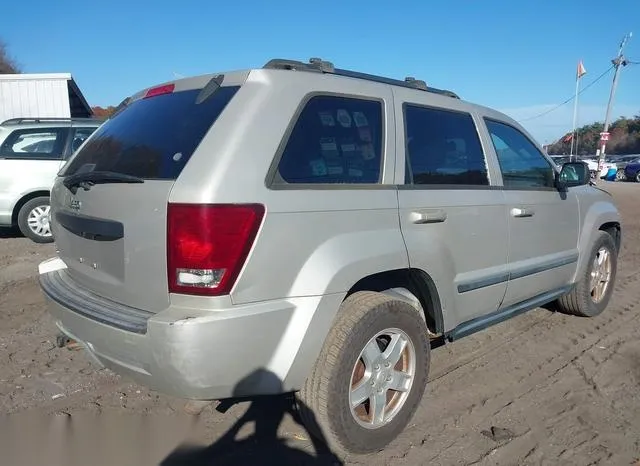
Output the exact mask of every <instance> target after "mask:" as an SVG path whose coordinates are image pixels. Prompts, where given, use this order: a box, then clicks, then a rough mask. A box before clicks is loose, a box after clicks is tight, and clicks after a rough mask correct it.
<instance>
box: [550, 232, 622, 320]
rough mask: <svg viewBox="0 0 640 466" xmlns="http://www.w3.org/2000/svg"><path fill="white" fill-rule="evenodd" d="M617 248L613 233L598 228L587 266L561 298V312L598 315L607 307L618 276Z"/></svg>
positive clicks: (589, 315) (581, 315) (583, 315)
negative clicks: (571, 288)
mask: <svg viewBox="0 0 640 466" xmlns="http://www.w3.org/2000/svg"><path fill="white" fill-rule="evenodd" d="M617 268H618V252H617V249H616V245H615V242H614V241H613V238H612V237H611V235H610V234H608V233H607V232H604V231H598V234H597V238H596V241H595V243H594V245H593V247H592V249H591V252H590V257H589V262H588V265H587V267H585V270H584V272H583V274H582V277H581V278H580V281H579V282H578V283H577V284H576V286H575V287H574V289H573V290H572V291H571V292H570V293H569V294H567V295H565V296H563V297H561V298H560V299H559V300H558V305H559V308H560V310H561V311H562V312H565V313H567V314H573V315H576V316H580V317H595V316H597V315H598V314H600V313H602V311H604V310H605V308H606V307H607V305H608V304H609V301H610V300H611V295H612V294H613V287H614V284H615V279H616V271H617Z"/></svg>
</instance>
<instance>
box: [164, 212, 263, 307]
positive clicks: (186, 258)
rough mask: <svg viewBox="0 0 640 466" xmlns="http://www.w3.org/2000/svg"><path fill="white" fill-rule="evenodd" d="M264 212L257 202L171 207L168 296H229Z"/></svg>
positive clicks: (168, 246)
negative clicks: (169, 294) (182, 294)
mask: <svg viewBox="0 0 640 466" xmlns="http://www.w3.org/2000/svg"><path fill="white" fill-rule="evenodd" d="M264 212H265V208H264V206H263V205H260V204H224V205H198V204H169V206H168V222H167V269H168V270H167V271H168V279H169V292H171V293H184V294H196V295H205V296H220V295H225V294H229V293H230V291H231V288H232V287H233V285H234V284H235V281H236V279H237V278H238V274H239V273H240V270H241V269H242V267H243V265H244V263H245V261H246V259H247V255H248V254H249V251H250V250H251V247H252V246H253V242H254V240H255V237H256V234H257V233H258V229H259V228H260V224H261V223H262V218H263V217H264Z"/></svg>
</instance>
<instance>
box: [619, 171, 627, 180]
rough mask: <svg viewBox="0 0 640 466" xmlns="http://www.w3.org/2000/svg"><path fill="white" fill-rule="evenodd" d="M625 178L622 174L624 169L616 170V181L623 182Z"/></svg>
mask: <svg viewBox="0 0 640 466" xmlns="http://www.w3.org/2000/svg"><path fill="white" fill-rule="evenodd" d="M626 179H627V176H626V175H625V174H624V168H618V171H616V181H625V180H626Z"/></svg>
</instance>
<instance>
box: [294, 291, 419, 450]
mask: <svg viewBox="0 0 640 466" xmlns="http://www.w3.org/2000/svg"><path fill="white" fill-rule="evenodd" d="M430 348H431V347H430V344H429V338H428V336H427V326H426V324H425V321H424V319H423V318H422V317H421V315H420V314H419V313H418V312H417V311H416V309H414V308H413V307H412V306H411V305H410V304H408V303H405V302H403V301H399V300H395V299H393V298H391V297H388V296H385V295H382V294H380V293H374V292H369V291H364V292H357V293H354V294H353V295H351V296H349V297H348V298H347V299H346V300H345V301H344V302H343V304H342V306H341V307H340V310H339V312H338V316H337V318H336V321H335V323H334V325H333V328H332V329H331V331H330V332H329V335H328V336H327V339H326V341H325V344H324V347H323V349H322V351H321V353H320V356H319V357H318V359H317V361H316V362H315V366H314V367H313V369H312V371H311V375H310V376H309V377H308V379H307V381H306V383H305V385H304V387H303V388H302V390H301V391H300V392H299V393H298V408H299V412H300V415H301V418H302V420H303V422H304V424H305V425H306V426H307V429H308V430H309V432H310V433H311V434H312V435H314V436H315V437H316V438H318V439H319V440H320V441H322V442H324V443H325V444H327V445H328V446H329V448H330V449H331V450H332V451H333V452H334V453H335V454H337V455H339V456H345V455H348V454H367V453H372V452H376V451H379V450H382V449H383V448H384V447H385V446H386V445H387V444H389V443H390V442H391V441H393V440H394V439H395V438H396V437H397V436H398V435H399V434H400V433H401V432H402V431H403V430H404V428H405V427H406V426H407V424H408V423H409V421H410V420H411V418H412V417H413V415H414V414H415V412H416V410H417V408H418V405H419V404H420V401H421V400H422V396H423V394H424V390H425V387H426V384H427V375H428V373H429V363H430Z"/></svg>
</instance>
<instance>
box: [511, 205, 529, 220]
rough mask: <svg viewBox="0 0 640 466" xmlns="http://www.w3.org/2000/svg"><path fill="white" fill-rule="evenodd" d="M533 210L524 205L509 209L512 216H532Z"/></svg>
mask: <svg viewBox="0 0 640 466" xmlns="http://www.w3.org/2000/svg"><path fill="white" fill-rule="evenodd" d="M533 214H534V211H533V209H531V208H524V207H514V208H513V209H511V216H512V217H518V218H521V217H533Z"/></svg>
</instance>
